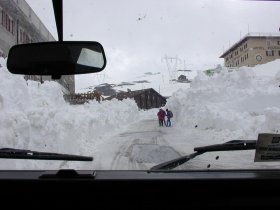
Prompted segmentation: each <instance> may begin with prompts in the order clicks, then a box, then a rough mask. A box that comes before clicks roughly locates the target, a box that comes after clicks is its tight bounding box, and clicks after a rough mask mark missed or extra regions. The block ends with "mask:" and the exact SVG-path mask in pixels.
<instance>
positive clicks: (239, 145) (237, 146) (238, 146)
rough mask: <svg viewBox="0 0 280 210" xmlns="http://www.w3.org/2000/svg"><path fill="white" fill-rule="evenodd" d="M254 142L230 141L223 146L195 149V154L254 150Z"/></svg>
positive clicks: (216, 145) (214, 145)
mask: <svg viewBox="0 0 280 210" xmlns="http://www.w3.org/2000/svg"><path fill="white" fill-rule="evenodd" d="M256 143H257V141H256V140H232V141H228V142H226V143H223V144H213V145H209V146H204V147H195V148H194V151H197V152H214V151H232V150H250V149H256Z"/></svg>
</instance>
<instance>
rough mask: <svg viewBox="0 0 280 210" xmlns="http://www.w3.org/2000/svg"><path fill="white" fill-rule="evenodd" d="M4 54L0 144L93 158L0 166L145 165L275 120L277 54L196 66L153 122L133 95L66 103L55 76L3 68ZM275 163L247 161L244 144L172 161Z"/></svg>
mask: <svg viewBox="0 0 280 210" xmlns="http://www.w3.org/2000/svg"><path fill="white" fill-rule="evenodd" d="M5 62H6V61H5V60H3V59H2V60H0V64H1V66H2V67H0V140H1V141H0V144H1V145H0V148H7V147H10V148H18V149H29V150H35V151H42V152H57V153H66V154H75V155H85V156H93V157H94V161H92V162H66V161H40V160H7V159H1V160H0V161H1V164H0V169H58V168H75V169H99V170H101V169H105V170H110V169H148V168H150V167H152V166H154V165H156V164H159V163H161V162H164V161H168V160H170V159H174V158H177V157H180V156H182V155H187V154H189V153H192V152H193V148H194V147H197V146H206V145H209V144H217V143H223V142H226V141H229V140H235V139H257V137H258V134H259V133H264V132H270V133H278V132H279V128H280V88H279V85H280V61H279V60H277V61H273V62H270V63H268V64H264V65H259V66H256V67H253V68H252V67H251V68H249V67H242V68H239V69H235V70H230V69H227V68H223V69H222V71H221V72H220V73H217V74H214V75H213V76H206V75H205V74H204V73H203V72H198V74H197V76H196V77H195V78H194V79H193V81H192V83H191V85H190V87H189V86H182V87H177V91H175V88H174V86H173V87H172V88H174V90H173V91H172V92H174V93H173V95H172V96H171V97H170V98H169V99H168V102H167V104H166V106H165V107H163V108H169V109H170V110H172V112H173V114H174V118H172V127H159V126H158V121H157V117H156V114H157V112H158V109H152V110H148V111H143V110H139V109H138V107H137V106H136V104H135V102H134V101H133V100H124V101H117V100H113V101H102V102H101V103H98V102H95V101H92V102H90V103H88V104H84V105H70V104H68V103H66V102H65V101H64V99H63V95H62V91H61V87H60V85H59V84H58V83H56V82H44V83H43V84H40V83H37V82H34V81H26V80H25V79H24V78H23V76H21V75H13V74H11V73H10V72H8V70H7V69H6V67H5ZM155 85H156V84H155ZM171 85H172V84H170V86H171ZM172 88H171V89H172ZM178 88H180V89H178ZM278 165H279V164H277V163H255V162H254V151H253V150H250V151H236V152H215V153H207V154H204V155H202V156H199V157H197V158H195V159H193V160H191V161H190V162H188V163H187V164H184V165H182V166H180V167H178V169H207V170H209V169H216V168H218V169H227V168H272V167H273V168H274V167H278Z"/></svg>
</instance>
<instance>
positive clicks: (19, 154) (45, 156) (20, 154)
mask: <svg viewBox="0 0 280 210" xmlns="http://www.w3.org/2000/svg"><path fill="white" fill-rule="evenodd" d="M0 158H2V159H32V160H66V161H93V157H88V156H80V155H69V154H60V153H50V152H38V151H31V150H22V149H14V148H1V149H0Z"/></svg>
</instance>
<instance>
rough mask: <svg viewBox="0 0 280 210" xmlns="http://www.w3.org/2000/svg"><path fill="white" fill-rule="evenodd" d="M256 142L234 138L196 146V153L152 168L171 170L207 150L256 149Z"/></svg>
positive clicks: (152, 169)
mask: <svg viewBox="0 0 280 210" xmlns="http://www.w3.org/2000/svg"><path fill="white" fill-rule="evenodd" d="M256 143H257V141H256V140H232V141H228V142H226V143H223V144H213V145H209V146H204V147H195V148H194V151H195V153H192V154H190V155H186V156H183V157H180V158H176V159H173V160H170V161H167V162H164V163H161V164H158V165H156V166H153V167H152V168H151V169H150V170H151V171H156V170H170V169H173V168H176V167H177V166H179V165H182V164H184V163H185V162H187V161H189V160H191V159H193V158H195V157H196V156H198V155H202V154H203V153H205V152H214V151H232V150H252V149H256Z"/></svg>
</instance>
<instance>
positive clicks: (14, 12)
mask: <svg viewBox="0 0 280 210" xmlns="http://www.w3.org/2000/svg"><path fill="white" fill-rule="evenodd" d="M47 41H55V39H54V37H53V36H52V35H51V33H50V32H49V31H48V29H47V28H46V27H45V26H44V24H43V23H42V22H41V20H40V19H39V18H38V16H37V15H36V14H35V13H34V11H33V10H32V9H31V7H30V6H29V5H28V4H27V3H26V1H25V0H0V56H1V57H7V55H8V53H9V50H10V48H11V47H12V46H13V45H16V44H25V43H33V42H47ZM25 79H26V80H29V79H31V80H36V81H40V82H43V81H46V80H51V77H49V76H34V75H26V76H25ZM58 82H59V83H60V84H61V85H62V87H63V92H64V93H65V94H69V93H74V92H75V80H74V75H71V76H62V77H61V79H60V80H59V81H58Z"/></svg>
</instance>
